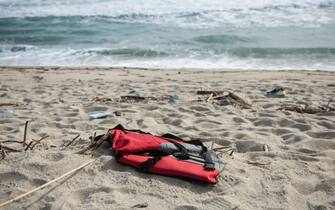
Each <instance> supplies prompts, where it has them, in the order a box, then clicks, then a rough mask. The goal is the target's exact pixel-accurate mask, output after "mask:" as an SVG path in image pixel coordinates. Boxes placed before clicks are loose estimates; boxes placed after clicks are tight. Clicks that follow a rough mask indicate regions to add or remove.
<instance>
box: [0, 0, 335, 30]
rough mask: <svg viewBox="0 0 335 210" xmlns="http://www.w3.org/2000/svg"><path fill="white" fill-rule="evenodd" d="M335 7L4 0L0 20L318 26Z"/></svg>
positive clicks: (281, 0) (320, 3)
mask: <svg viewBox="0 0 335 210" xmlns="http://www.w3.org/2000/svg"><path fill="white" fill-rule="evenodd" d="M334 5H335V1H334V0H226V1H217V0H197V1H193V0H183V1H180V0H165V1H159V0H143V1H133V0H112V1H106V0H96V1H94V2H92V1H91V0H73V1H68V0H58V1H54V0H30V1H22V0H2V1H0V11H1V12H0V18H5V17H18V18H22V17H45V16H109V17H114V18H119V17H122V18H123V20H118V21H128V22H129V21H130V22H145V23H153V24H172V25H177V26H182V27H217V26H220V25H222V24H228V25H231V26H236V27H250V26H266V27H275V26H294V25H299V26H305V27H317V26H319V25H320V24H326V23H329V22H330V21H332V20H333V19H334V18H333V17H334V16H335V13H334V7H335V6H334ZM329 7H330V8H332V9H329Z"/></svg>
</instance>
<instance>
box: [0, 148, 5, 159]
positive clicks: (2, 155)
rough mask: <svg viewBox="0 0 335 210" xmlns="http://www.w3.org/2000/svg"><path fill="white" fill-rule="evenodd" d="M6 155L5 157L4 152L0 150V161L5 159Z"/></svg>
mask: <svg viewBox="0 0 335 210" xmlns="http://www.w3.org/2000/svg"><path fill="white" fill-rule="evenodd" d="M6 155H7V153H6V151H5V150H3V149H0V160H3V159H5V157H6Z"/></svg>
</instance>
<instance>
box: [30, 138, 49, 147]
mask: <svg viewBox="0 0 335 210" xmlns="http://www.w3.org/2000/svg"><path fill="white" fill-rule="evenodd" d="M48 137H49V136H43V137H42V138H40V140H37V141H34V144H33V145H31V147H30V149H34V147H35V146H36V145H37V144H39V143H40V142H41V141H42V140H44V139H46V138H48Z"/></svg>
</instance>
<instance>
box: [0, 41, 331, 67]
mask: <svg viewBox="0 0 335 210" xmlns="http://www.w3.org/2000/svg"><path fill="white" fill-rule="evenodd" d="M27 48H29V49H30V50H29V51H28V52H27V51H21V52H8V53H6V54H5V55H3V56H0V64H1V65H8V66H20V65H21V66H25V65H28V66H29V65H37V66H88V67H89V66H101V67H106V66H107V67H123V66H127V67H144V68H205V69H269V70H271V69H296V70H299V69H305V70H319V69H321V70H332V71H334V70H335V60H334V59H331V60H327V58H318V57H314V58H306V59H296V57H290V56H287V57H284V58H282V59H276V58H273V59H269V58H244V59H241V58H237V57H234V56H230V55H221V56H208V57H202V58H201V59H199V58H198V57H197V55H194V54H193V55H192V54H190V55H189V56H188V57H165V58H160V59H156V58H116V57H112V56H103V55H100V54H96V53H93V54H92V53H88V52H94V51H96V50H98V49H91V50H86V51H77V50H75V49H71V48H66V49H65V48H64V49H38V48H36V47H30V46H27ZM100 50H102V49H100ZM32 61H33V62H32Z"/></svg>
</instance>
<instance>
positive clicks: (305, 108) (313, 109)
mask: <svg viewBox="0 0 335 210" xmlns="http://www.w3.org/2000/svg"><path fill="white" fill-rule="evenodd" d="M332 102H333V99H330V100H329V101H328V103H327V105H321V106H312V105H310V104H304V105H301V104H284V105H282V106H281V107H280V108H279V110H286V111H292V112H298V113H307V114H317V113H328V112H335V107H333V106H331V103H332Z"/></svg>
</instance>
